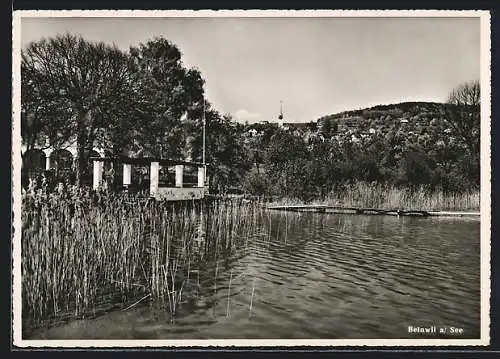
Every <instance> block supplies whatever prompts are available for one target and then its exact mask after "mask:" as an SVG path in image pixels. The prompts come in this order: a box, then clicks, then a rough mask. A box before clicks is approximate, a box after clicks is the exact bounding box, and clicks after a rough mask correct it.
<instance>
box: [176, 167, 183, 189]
mask: <svg viewBox="0 0 500 359" xmlns="http://www.w3.org/2000/svg"><path fill="white" fill-rule="evenodd" d="M183 177H184V165H176V166H175V187H182V185H183V183H182V182H183V179H184V178H183Z"/></svg>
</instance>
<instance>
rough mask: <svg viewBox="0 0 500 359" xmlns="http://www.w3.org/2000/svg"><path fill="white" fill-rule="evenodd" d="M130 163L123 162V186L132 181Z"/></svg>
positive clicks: (128, 184)
mask: <svg viewBox="0 0 500 359" xmlns="http://www.w3.org/2000/svg"><path fill="white" fill-rule="evenodd" d="M131 178H132V165H131V164H130V163H124V164H123V186H124V187H128V186H130V183H132V180H131Z"/></svg>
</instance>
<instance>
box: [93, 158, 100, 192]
mask: <svg viewBox="0 0 500 359" xmlns="http://www.w3.org/2000/svg"><path fill="white" fill-rule="evenodd" d="M93 164H94V179H93V182H92V188H93V189H98V188H99V186H100V185H101V181H102V169H103V166H101V161H94V162H93Z"/></svg>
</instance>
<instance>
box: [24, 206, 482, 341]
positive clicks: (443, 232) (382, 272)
mask: <svg viewBox="0 0 500 359" xmlns="http://www.w3.org/2000/svg"><path fill="white" fill-rule="evenodd" d="M479 238H480V222H479V218H477V219H467V218H414V217H400V218H398V217H392V216H363V215H357V216H356V215H336V214H313V213H287V212H272V211H270V212H267V213H266V214H265V220H264V224H263V225H262V228H261V229H260V230H259V231H258V232H257V233H256V234H255V235H253V236H252V237H251V238H249V239H248V241H247V242H246V244H245V245H242V246H241V248H239V249H238V250H236V251H234V252H233V253H231V254H230V255H229V256H226V257H225V258H220V259H219V260H218V261H217V262H216V263H215V262H214V263H211V264H210V265H208V266H207V267H206V268H204V269H203V271H202V272H201V273H196V272H192V273H191V278H190V280H189V283H188V285H187V286H186V287H185V288H184V289H183V291H184V292H183V300H182V302H181V304H180V306H179V307H178V309H177V312H176V315H175V317H174V318H173V320H172V318H171V316H170V315H169V313H168V312H167V311H162V310H159V309H155V308H156V307H153V306H152V305H151V304H150V303H148V300H144V301H143V302H141V303H139V304H138V305H136V306H134V307H132V308H130V309H127V310H116V311H113V312H110V313H107V314H104V315H101V316H99V317H97V318H94V319H88V320H74V321H71V322H68V323H66V324H63V325H60V326H55V327H51V328H45V329H43V330H37V331H35V332H32V333H29V334H28V336H27V337H25V339H207V338H214V339H215V338H216V339H264V338H265V339H289V338H301V339H320V338H321V339H350V338H363V339H378V338H384V339H385V338H387V339H390V338H422V337H425V336H422V335H420V336H419V335H416V334H412V333H408V326H422V327H423V326H431V325H435V326H448V327H450V326H454V327H459V328H463V329H464V332H463V334H461V335H460V336H459V337H460V338H461V339H465V338H479V328H480V305H479V303H480V275H479V268H480V243H479V242H480V239H479ZM427 337H429V336H427ZM431 337H432V336H431ZM434 337H436V336H434Z"/></svg>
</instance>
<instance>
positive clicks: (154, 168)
mask: <svg viewBox="0 0 500 359" xmlns="http://www.w3.org/2000/svg"><path fill="white" fill-rule="evenodd" d="M159 169H160V164H159V163H158V162H151V170H150V173H149V180H150V181H149V195H150V196H156V194H157V193H158V172H159Z"/></svg>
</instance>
